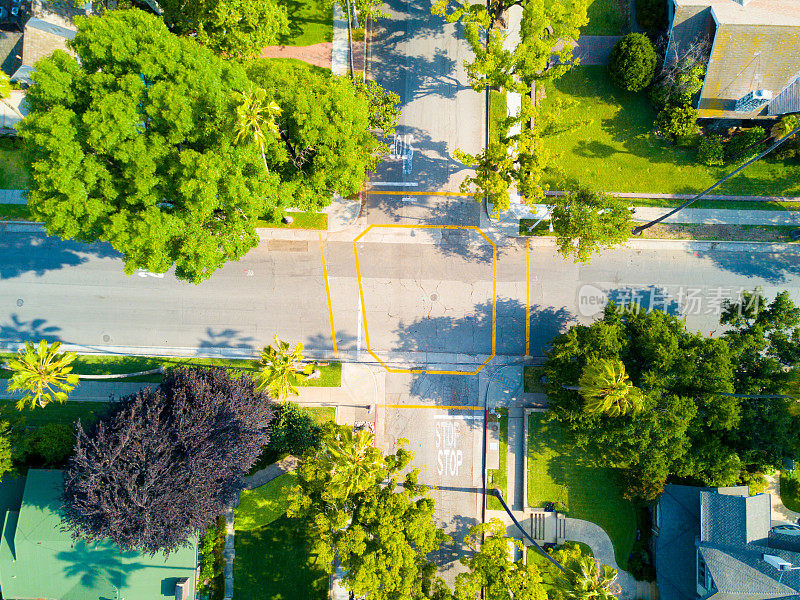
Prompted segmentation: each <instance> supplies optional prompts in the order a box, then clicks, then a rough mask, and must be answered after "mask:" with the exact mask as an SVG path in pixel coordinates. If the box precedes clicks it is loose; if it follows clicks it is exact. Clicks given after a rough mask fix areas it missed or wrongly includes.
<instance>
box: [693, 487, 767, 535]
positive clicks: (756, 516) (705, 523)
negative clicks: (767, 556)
mask: <svg viewBox="0 0 800 600" xmlns="http://www.w3.org/2000/svg"><path fill="white" fill-rule="evenodd" d="M771 511H772V508H771V505H770V496H769V494H759V495H757V496H733V495H727V494H718V493H716V492H711V491H703V492H701V493H700V523H701V525H700V526H701V531H700V539H701V540H702V541H704V542H711V543H717V544H736V545H745V544H747V543H749V542H754V541H757V540H763V539H765V538H766V537H767V536H768V535H769V530H770V527H771V524H772V523H771Z"/></svg>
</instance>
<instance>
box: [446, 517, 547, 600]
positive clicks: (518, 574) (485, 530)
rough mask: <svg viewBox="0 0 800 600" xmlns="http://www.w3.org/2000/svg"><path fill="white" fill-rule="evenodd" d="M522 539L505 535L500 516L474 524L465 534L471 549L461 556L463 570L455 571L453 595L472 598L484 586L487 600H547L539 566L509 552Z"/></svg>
mask: <svg viewBox="0 0 800 600" xmlns="http://www.w3.org/2000/svg"><path fill="white" fill-rule="evenodd" d="M511 544H513V545H515V546H516V547H517V548H519V550H520V551H521V550H523V545H522V542H520V541H518V540H512V539H509V538H507V537H506V526H505V525H504V524H503V522H502V521H500V520H499V519H492V520H491V521H489V522H488V523H480V524H478V525H474V526H473V527H471V528H470V530H469V535H467V536H466V537H465V538H464V545H465V546H467V547H468V548H469V549H470V550H471V551H472V554H470V555H469V556H467V557H464V558H462V559H461V564H463V565H464V566H465V567H467V569H469V570H468V571H467V572H466V573H459V574H458V575H456V585H455V598H456V599H457V600H473V599H474V598H476V597H479V595H480V592H481V590H484V597H485V598H486V600H512V599H513V600H546V599H547V592H546V590H545V587H544V586H543V585H542V576H541V574H540V573H539V569H538V567H537V566H536V565H535V564H534V563H532V562H526V561H525V560H524V559H520V560H518V561H515V560H514V559H513V557H512V556H510V553H509V546H510V545H511Z"/></svg>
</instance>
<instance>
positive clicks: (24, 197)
mask: <svg viewBox="0 0 800 600" xmlns="http://www.w3.org/2000/svg"><path fill="white" fill-rule="evenodd" d="M27 203H28V190H0V204H27Z"/></svg>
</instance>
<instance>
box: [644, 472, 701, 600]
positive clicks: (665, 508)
mask: <svg viewBox="0 0 800 600" xmlns="http://www.w3.org/2000/svg"><path fill="white" fill-rule="evenodd" d="M701 490H702V488H698V487H693V486H688V485H672V484H669V485H667V486H666V487H665V488H664V493H663V494H662V495H661V498H660V499H659V501H658V526H659V531H658V537H657V538H656V556H655V563H656V573H657V580H658V591H659V594H660V598H661V600H694V599H695V596H696V593H695V583H694V580H695V558H696V557H695V552H696V550H695V538H696V537H697V536H698V535H699V534H700V492H701Z"/></svg>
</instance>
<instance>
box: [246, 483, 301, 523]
mask: <svg viewBox="0 0 800 600" xmlns="http://www.w3.org/2000/svg"><path fill="white" fill-rule="evenodd" d="M296 484H297V475H295V474H294V473H285V474H283V475H281V476H280V477H276V478H275V479H273V480H272V481H270V482H269V483H266V484H264V485H262V486H261V487H257V488H256V489H254V490H243V491H242V493H240V494H239V506H237V507H236V510H235V511H234V513H235V515H236V531H252V530H253V529H258V528H259V527H263V526H265V525H269V524H270V523H272V522H273V521H274V520H275V519H277V518H278V517H280V516H281V515H282V514H283V513H285V512H286V508H287V506H288V504H289V500H288V498H287V493H288V490H289V488H291V487H293V486H294V485H296Z"/></svg>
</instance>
